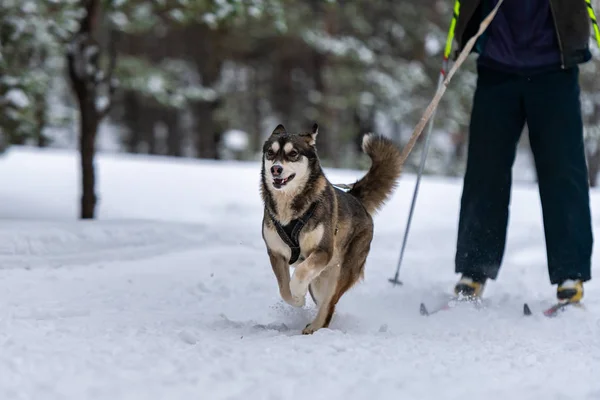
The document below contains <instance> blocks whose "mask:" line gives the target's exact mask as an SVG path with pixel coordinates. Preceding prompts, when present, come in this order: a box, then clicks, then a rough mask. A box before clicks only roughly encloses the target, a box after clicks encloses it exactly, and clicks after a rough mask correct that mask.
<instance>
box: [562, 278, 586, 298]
mask: <svg viewBox="0 0 600 400" xmlns="http://www.w3.org/2000/svg"><path fill="white" fill-rule="evenodd" d="M556 298H557V299H558V301H559V302H560V303H579V302H580V301H581V299H582V298H583V283H582V282H581V281H580V280H571V279H567V280H566V281H564V282H562V283H561V284H560V285H558V288H557V289H556Z"/></svg>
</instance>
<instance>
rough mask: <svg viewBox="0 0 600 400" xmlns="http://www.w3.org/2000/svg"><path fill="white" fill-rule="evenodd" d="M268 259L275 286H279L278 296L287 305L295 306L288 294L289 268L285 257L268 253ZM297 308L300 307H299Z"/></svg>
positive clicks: (290, 295)
mask: <svg viewBox="0 0 600 400" xmlns="http://www.w3.org/2000/svg"><path fill="white" fill-rule="evenodd" d="M269 259H270V260H271V267H272V268H273V273H274V274H275V278H277V284H278V285H279V294H280V295H281V298H282V299H283V300H284V301H285V302H286V303H288V304H290V305H292V306H296V304H295V303H294V301H293V300H292V294H291V293H290V268H289V266H288V264H287V262H286V260H285V257H284V256H282V255H281V254H276V253H273V252H269ZM299 307H302V305H300V306H299Z"/></svg>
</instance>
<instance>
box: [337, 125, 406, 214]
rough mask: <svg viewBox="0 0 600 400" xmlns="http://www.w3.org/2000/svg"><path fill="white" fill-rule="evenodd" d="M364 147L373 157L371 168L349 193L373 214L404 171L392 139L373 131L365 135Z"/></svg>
mask: <svg viewBox="0 0 600 400" xmlns="http://www.w3.org/2000/svg"><path fill="white" fill-rule="evenodd" d="M362 149H363V151H364V152H365V153H366V154H367V155H368V156H369V157H370V158H371V168H370V169H369V171H368V172H367V173H366V175H365V176H363V177H362V178H361V179H359V180H358V181H357V182H356V183H354V185H353V186H352V189H350V190H349V191H348V193H350V194H351V195H353V196H354V197H356V198H358V200H359V201H360V202H361V203H362V204H363V205H364V206H365V208H366V209H367V212H368V213H369V214H371V215H373V213H375V212H376V211H377V210H378V209H379V208H380V207H381V206H383V204H384V203H385V202H386V201H387V200H388V198H389V197H390V195H391V194H392V192H393V191H394V189H395V188H396V186H397V185H398V178H399V177H400V174H401V172H402V163H401V160H400V154H401V153H400V149H398V147H397V146H396V145H395V144H394V142H392V141H391V140H390V139H388V138H386V137H385V136H381V135H375V134H372V133H369V134H367V135H365V136H364V137H363V141H362Z"/></svg>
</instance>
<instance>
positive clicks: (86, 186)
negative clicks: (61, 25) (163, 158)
mask: <svg viewBox="0 0 600 400" xmlns="http://www.w3.org/2000/svg"><path fill="white" fill-rule="evenodd" d="M82 5H83V6H84V7H85V10H86V13H85V15H84V16H83V18H82V20H81V22H80V27H79V31H78V32H77V33H76V34H75V35H74V37H73V39H72V41H71V43H69V46H68V48H67V66H68V69H69V78H70V82H71V88H72V89H73V92H74V93H75V96H76V97H77V101H78V103H79V113H80V116H79V118H80V126H79V127H80V130H79V151H80V156H81V160H80V161H81V183H82V193H81V209H80V217H81V219H93V218H94V213H95V209H96V202H97V199H96V194H95V185H96V179H95V172H94V156H95V150H96V149H95V147H96V135H97V132H98V125H99V123H100V121H101V120H102V119H103V118H104V117H105V116H106V115H107V114H108V112H109V110H110V107H111V100H112V95H113V94H114V90H115V83H114V82H113V80H112V75H113V72H114V69H115V63H116V50H115V47H114V45H113V47H112V48H111V52H110V65H109V67H108V69H107V71H106V73H104V74H102V73H100V70H99V69H100V66H99V59H100V45H99V44H98V42H97V41H96V40H95V39H94V37H93V33H94V31H95V28H96V27H97V25H98V20H99V16H100V6H101V4H100V0H82ZM103 85H104V86H106V87H107V99H106V100H107V101H105V102H104V103H105V104H104V106H103V107H98V106H97V105H96V104H97V103H98V93H99V88H100V87H101V86H103Z"/></svg>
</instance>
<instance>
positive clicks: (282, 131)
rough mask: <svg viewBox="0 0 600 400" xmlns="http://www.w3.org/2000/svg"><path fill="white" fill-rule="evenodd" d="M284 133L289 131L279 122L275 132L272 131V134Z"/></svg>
mask: <svg viewBox="0 0 600 400" xmlns="http://www.w3.org/2000/svg"><path fill="white" fill-rule="evenodd" d="M284 133H287V131H286V130H285V127H284V126H283V125H281V124H279V125H277V127H276V128H275V129H274V130H273V133H271V135H283V134H284Z"/></svg>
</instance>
